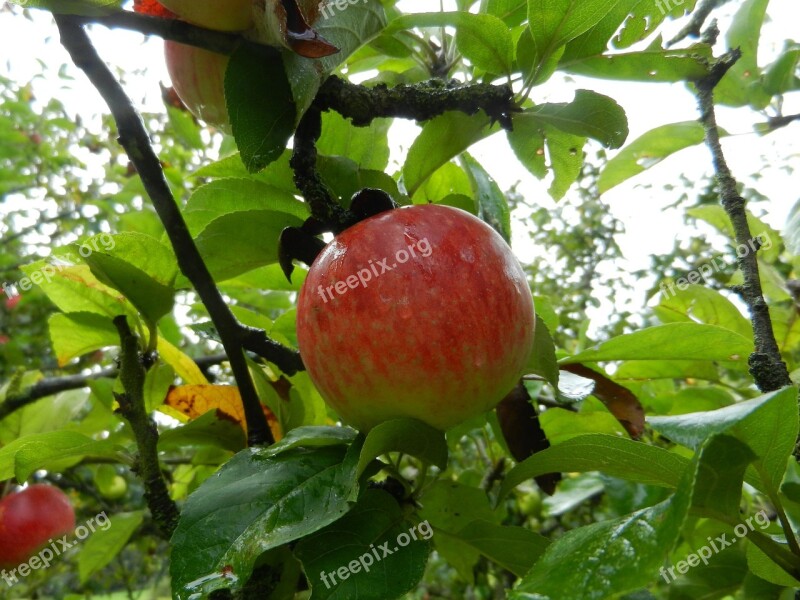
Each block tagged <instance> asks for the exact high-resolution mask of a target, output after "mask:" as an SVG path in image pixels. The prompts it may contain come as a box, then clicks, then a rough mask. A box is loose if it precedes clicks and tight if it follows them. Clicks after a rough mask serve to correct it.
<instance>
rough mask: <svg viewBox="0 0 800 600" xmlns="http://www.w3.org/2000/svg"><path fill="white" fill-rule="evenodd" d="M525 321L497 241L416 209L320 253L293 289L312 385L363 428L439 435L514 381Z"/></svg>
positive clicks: (527, 339) (443, 213) (519, 278)
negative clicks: (417, 428) (395, 425)
mask: <svg viewBox="0 0 800 600" xmlns="http://www.w3.org/2000/svg"><path fill="white" fill-rule="evenodd" d="M534 323H535V317H534V311H533V301H532V297H531V292H530V288H529V287H528V283H527V280H526V277H525V273H524V271H523V270H522V268H521V267H520V265H519V263H518V262H517V260H516V258H515V257H514V255H513V254H512V252H511V249H510V248H509V247H508V245H507V244H506V243H505V241H504V240H503V239H502V238H501V237H500V236H499V235H498V234H497V233H496V232H495V231H494V230H493V229H492V228H491V227H489V226H488V225H487V224H486V223H484V222H483V221H481V220H479V219H477V218H476V217H474V216H472V215H470V214H469V213H467V212H465V211H462V210H460V209H456V208H451V207H447V206H437V205H421V206H411V207H405V208H400V209H396V210H390V211H387V212H383V213H380V214H378V215H376V216H373V217H370V218H368V219H366V220H364V221H361V222H360V223H358V224H356V225H354V226H353V227H350V228H349V229H346V230H345V231H344V232H342V233H341V234H340V235H338V236H337V237H336V238H335V239H334V240H333V241H332V242H331V243H330V244H328V246H327V247H326V248H325V249H324V250H323V251H322V253H321V254H320V255H319V256H318V257H317V258H316V260H315V261H314V263H313V265H312V266H311V269H310V271H309V273H308V277H307V278H306V281H305V283H304V284H303V288H302V290H301V292H300V297H299V300H298V308H297V339H298V344H299V346H300V353H301V355H302V357H303V361H304V363H305V365H306V368H307V370H308V374H309V376H310V377H311V380H312V381H313V382H314V384H315V385H316V386H317V388H318V390H319V392H320V394H321V395H322V397H323V398H324V399H325V400H326V402H327V403H328V404H329V405H330V406H331V407H332V408H333V409H334V410H335V411H336V412H337V413H338V414H339V415H340V416H341V417H342V419H343V420H344V421H346V422H347V423H349V424H351V425H353V426H355V427H356V428H358V429H360V430H362V431H367V430H369V429H371V428H372V427H374V426H375V425H377V424H378V423H381V422H383V421H386V420H389V419H394V418H400V417H411V418H415V419H419V420H420V421H424V422H426V423H428V424H429V425H432V426H433V427H436V428H439V429H447V428H449V427H452V426H454V425H457V424H458V423H461V422H463V421H466V420H467V419H469V418H471V417H474V416H476V415H479V414H481V413H483V412H485V411H488V410H490V409H492V408H494V407H495V406H496V405H497V404H498V403H499V402H500V400H501V399H502V398H503V397H504V396H505V395H506V394H507V393H508V392H509V390H511V389H512V388H513V387H514V385H516V384H517V382H518V381H519V378H520V377H521V376H522V375H523V374H524V372H525V367H526V363H527V361H528V358H529V356H530V352H531V349H532V345H533V334H534Z"/></svg>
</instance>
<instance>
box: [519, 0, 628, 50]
mask: <svg viewBox="0 0 800 600" xmlns="http://www.w3.org/2000/svg"><path fill="white" fill-rule="evenodd" d="M619 1H620V0H528V23H529V26H530V30H531V34H532V37H533V40H534V43H535V45H536V55H537V57H538V58H537V63H538V64H540V65H542V64H544V62H545V61H546V60H547V59H548V58H549V57H550V56H551V55H552V54H554V53H555V52H556V50H558V49H560V48H562V47H563V46H565V45H566V44H567V42H569V41H571V40H574V39H575V38H576V37H578V36H579V35H581V34H582V33H585V32H586V31H588V30H589V29H591V28H592V27H594V26H595V25H597V24H598V23H599V22H600V21H601V20H602V19H603V18H604V17H605V16H606V15H607V14H608V12H609V11H610V10H613V8H614V7H615V6H616V5H617V4H618V3H619Z"/></svg>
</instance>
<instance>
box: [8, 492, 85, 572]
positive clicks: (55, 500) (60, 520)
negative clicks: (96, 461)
mask: <svg viewBox="0 0 800 600" xmlns="http://www.w3.org/2000/svg"><path fill="white" fill-rule="evenodd" d="M74 530H75V511H74V510H73V509H72V504H70V501H69V498H67V496H66V495H65V494H64V492H62V491H61V490H59V489H58V488H55V487H52V486H49V485H41V484H37V485H31V486H29V487H27V488H26V489H24V490H22V491H21V492H17V493H16V494H10V495H8V496H6V497H5V498H3V499H2V500H0V567H2V568H14V567H16V566H17V565H20V564H22V563H23V562H25V561H27V560H28V559H29V558H30V557H31V556H33V555H34V554H35V553H36V552H37V551H38V550H39V549H40V548H43V547H44V546H46V545H47V544H48V543H49V540H50V539H55V538H59V537H61V536H63V535H64V534H68V533H72V532H73V531H74Z"/></svg>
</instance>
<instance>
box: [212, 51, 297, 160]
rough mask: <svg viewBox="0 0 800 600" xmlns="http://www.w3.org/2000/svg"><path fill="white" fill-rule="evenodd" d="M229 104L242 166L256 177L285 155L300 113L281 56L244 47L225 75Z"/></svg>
mask: <svg viewBox="0 0 800 600" xmlns="http://www.w3.org/2000/svg"><path fill="white" fill-rule="evenodd" d="M225 100H226V104H227V105H228V115H229V116H230V120H231V128H232V131H233V136H234V137H235V138H236V145H237V146H238V147H239V152H240V153H241V157H242V162H244V164H245V166H246V167H247V170H248V171H249V172H250V173H256V172H258V171H260V170H261V169H263V168H264V167H266V166H267V165H268V164H270V163H271V162H273V161H275V160H276V159H277V158H278V157H280V155H281V154H283V151H284V150H285V149H286V143H287V142H288V141H289V138H290V137H292V134H293V133H294V124H295V115H296V114H297V109H296V107H295V102H294V100H293V99H292V89H291V86H290V85H289V80H288V79H287V77H286V72H285V71H284V69H283V63H282V61H281V59H280V56H279V55H277V54H274V53H271V52H270V53H267V52H264V51H263V50H261V49H259V48H258V47H256V46H254V45H251V44H242V45H240V46H239V48H238V49H237V50H235V51H234V53H233V55H231V58H230V62H229V63H228V68H227V70H226V71H225Z"/></svg>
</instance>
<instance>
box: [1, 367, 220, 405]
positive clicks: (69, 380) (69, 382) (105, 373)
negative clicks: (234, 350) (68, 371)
mask: <svg viewBox="0 0 800 600" xmlns="http://www.w3.org/2000/svg"><path fill="white" fill-rule="evenodd" d="M226 360H228V357H227V356H225V355H224V354H217V355H214V356H203V357H201V358H197V359H195V361H194V362H195V364H196V365H197V366H198V367H200V370H201V371H205V370H206V369H208V368H209V367H212V366H214V365H218V364H220V363H223V362H225V361H226ZM117 375H119V369H117V368H116V367H110V368H108V369H103V370H102V371H97V372H96V373H89V374H88V375H82V374H77V375H65V376H64V377H51V378H50V379H43V380H42V381H39V382H38V383H36V384H34V385H32V386H31V387H29V388H28V389H27V390H25V392H24V393H22V394H19V395H15V396H9V397H8V398H6V400H5V402H3V403H2V404H0V421H2V420H3V419H5V418H6V417H8V416H9V415H11V414H13V413H15V412H16V411H18V410H20V409H23V408H25V407H26V406H28V405H30V404H33V403H34V402H36V401H37V400H41V399H42V398H47V397H48V396H52V395H53V394H58V393H60V392H66V391H69V390H79V389H81V388H85V387H86V386H88V385H89V382H90V381H96V380H97V379H106V378H108V379H113V378H114V377H116V376H117Z"/></svg>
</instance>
